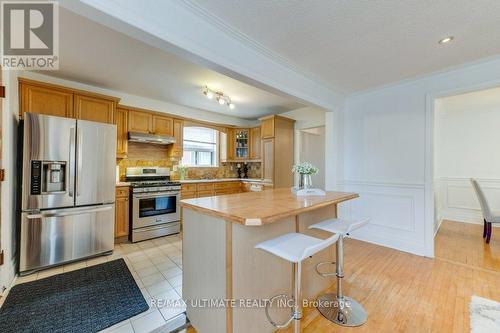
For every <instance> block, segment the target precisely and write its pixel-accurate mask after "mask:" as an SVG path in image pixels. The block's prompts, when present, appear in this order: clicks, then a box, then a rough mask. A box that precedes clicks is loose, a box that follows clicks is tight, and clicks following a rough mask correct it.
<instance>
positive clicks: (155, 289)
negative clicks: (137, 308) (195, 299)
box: [146, 280, 174, 297]
mask: <svg viewBox="0 0 500 333" xmlns="http://www.w3.org/2000/svg"><path fill="white" fill-rule="evenodd" d="M173 289H174V288H173V286H172V285H171V284H170V283H169V282H167V281H166V280H164V281H160V282H157V283H155V284H153V285H151V286H149V287H146V290H147V291H148V293H149V294H150V295H151V296H152V297H155V296H156V295H158V294H161V293H164V292H166V291H169V290H173Z"/></svg>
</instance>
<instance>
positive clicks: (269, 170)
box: [262, 138, 274, 183]
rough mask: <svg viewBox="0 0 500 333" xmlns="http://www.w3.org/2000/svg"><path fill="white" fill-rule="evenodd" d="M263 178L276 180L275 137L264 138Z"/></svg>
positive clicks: (267, 180) (271, 180) (269, 180)
mask: <svg viewBox="0 0 500 333" xmlns="http://www.w3.org/2000/svg"><path fill="white" fill-rule="evenodd" d="M262 179H263V180H264V181H266V182H269V183H273V182H274V138H269V139H263V140H262Z"/></svg>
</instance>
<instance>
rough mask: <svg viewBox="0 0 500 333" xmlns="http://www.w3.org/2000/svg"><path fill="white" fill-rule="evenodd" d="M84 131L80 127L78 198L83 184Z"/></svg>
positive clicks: (77, 175)
mask: <svg viewBox="0 0 500 333" xmlns="http://www.w3.org/2000/svg"><path fill="white" fill-rule="evenodd" d="M82 144H83V129H82V128H81V127H80V128H79V129H78V147H77V153H78V157H77V164H78V166H77V168H78V169H77V174H76V196H77V197H79V196H80V193H81V184H82V168H83V152H82V151H83V147H82Z"/></svg>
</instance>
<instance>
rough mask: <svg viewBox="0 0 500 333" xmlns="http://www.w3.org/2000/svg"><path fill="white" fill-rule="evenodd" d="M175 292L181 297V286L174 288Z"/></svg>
mask: <svg viewBox="0 0 500 333" xmlns="http://www.w3.org/2000/svg"><path fill="white" fill-rule="evenodd" d="M174 290H175V292H176V293H177V294H178V295H179V296H180V297H182V286H180V287H176V288H174Z"/></svg>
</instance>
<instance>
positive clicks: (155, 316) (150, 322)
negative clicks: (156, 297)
mask: <svg viewBox="0 0 500 333" xmlns="http://www.w3.org/2000/svg"><path fill="white" fill-rule="evenodd" d="M163 324H165V319H163V316H162V315H161V313H160V312H159V311H158V310H156V309H155V311H153V312H151V313H148V314H147V315H145V316H142V317H140V318H137V319H134V320H132V327H133V328H134V332H135V333H148V332H151V331H152V330H154V329H155V328H158V327H160V326H161V325H163Z"/></svg>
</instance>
